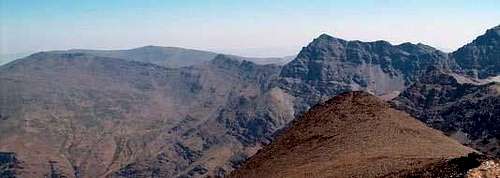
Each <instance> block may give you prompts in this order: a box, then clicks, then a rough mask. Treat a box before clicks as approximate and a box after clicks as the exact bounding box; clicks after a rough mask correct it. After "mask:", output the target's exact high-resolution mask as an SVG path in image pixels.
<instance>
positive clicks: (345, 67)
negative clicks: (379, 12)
mask: <svg viewBox="0 0 500 178" xmlns="http://www.w3.org/2000/svg"><path fill="white" fill-rule="evenodd" d="M429 66H439V67H442V68H453V69H454V68H457V66H456V64H455V63H454V62H453V61H452V60H450V59H449V58H448V55H447V54H446V53H443V52H441V51H439V50H436V49H434V48H432V47H429V46H426V45H423V44H411V43H403V44H400V45H391V44H390V43H388V42H386V41H376V42H361V41H346V40H343V39H338V38H334V37H331V36H328V35H325V34H323V35H321V36H319V37H318V38H316V39H314V41H313V42H311V43H310V44H309V45H308V46H307V47H304V48H303V49H302V51H301V52H300V53H299V55H298V56H297V58H296V59H294V60H293V61H291V62H290V63H288V64H287V65H285V66H284V67H283V70H282V71H281V73H280V79H279V82H277V83H276V85H277V86H279V87H281V88H283V89H284V90H286V91H287V92H288V93H290V94H291V95H293V96H295V97H297V98H299V100H301V101H300V102H298V103H299V104H298V106H297V109H298V111H305V110H307V108H308V107H309V106H312V105H314V104H316V103H318V102H320V101H324V100H326V99H328V98H330V97H332V96H335V95H336V94H338V93H341V92H345V91H352V90H366V91H369V92H371V93H374V94H376V95H391V94H392V93H397V92H399V91H401V90H403V89H404V88H405V87H406V86H408V85H410V84H411V83H412V82H414V81H415V77H416V76H418V74H420V73H422V72H423V71H424V70H425V69H426V68H427V67H429Z"/></svg>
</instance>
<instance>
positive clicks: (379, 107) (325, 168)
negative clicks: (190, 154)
mask: <svg viewBox="0 0 500 178" xmlns="http://www.w3.org/2000/svg"><path fill="white" fill-rule="evenodd" d="M472 151H473V150H472V149H470V148H467V147H465V146H462V145H461V144H459V143H458V142H456V141H455V140H453V139H450V138H448V137H446V136H444V135H442V133H441V132H439V131H437V130H434V129H431V128H429V127H427V126H425V125H424V124H423V123H421V122H419V121H418V120H416V119H414V118H412V117H410V116H408V115H407V114H406V113H403V112H400V111H397V110H395V109H392V108H390V107H389V105H388V104H386V103H385V102H383V101H382V100H380V99H378V98H377V97H375V96H373V95H370V94H368V93H365V92H349V93H343V94H340V95H338V96H336V97H334V98H332V99H330V100H328V101H326V102H325V103H322V104H319V105H316V106H314V107H313V108H312V109H310V110H309V111H308V112H306V113H305V114H304V115H303V116H302V117H299V118H297V119H296V121H294V122H293V124H292V125H291V126H290V128H288V129H286V130H284V131H283V133H282V134H281V135H279V136H278V137H277V138H276V140H275V141H274V142H273V143H271V144H270V145H268V146H266V147H265V148H263V149H262V150H260V151H259V152H258V153H257V154H256V155H254V156H253V157H251V158H250V159H249V160H248V161H247V162H245V164H244V165H243V167H241V168H240V169H238V170H236V171H235V172H233V173H231V177H382V176H389V175H392V176H396V177H398V176H402V175H408V174H410V173H413V172H416V171H417V170H425V169H426V168H428V167H429V166H431V165H433V164H437V163H440V162H447V161H448V160H450V159H453V158H459V157H462V156H466V155H467V154H469V153H471V152H472ZM475 166H476V167H477V166H479V165H475ZM456 171H457V170H455V171H450V172H449V173H445V174H444V175H448V174H449V175H452V174H454V173H457V172H456ZM465 172H466V170H465ZM460 174H462V175H463V174H465V173H464V170H461V171H460ZM436 175H437V174H436Z"/></svg>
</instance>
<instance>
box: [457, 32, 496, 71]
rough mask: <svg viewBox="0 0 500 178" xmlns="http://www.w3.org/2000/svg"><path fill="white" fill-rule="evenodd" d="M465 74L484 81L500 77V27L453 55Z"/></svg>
mask: <svg viewBox="0 0 500 178" xmlns="http://www.w3.org/2000/svg"><path fill="white" fill-rule="evenodd" d="M451 56H452V58H454V60H456V62H457V64H458V65H459V66H460V67H461V68H462V69H463V70H464V72H465V73H467V74H468V75H471V76H473V77H476V78H480V79H484V78H488V77H491V76H497V75H500V25H499V26H496V27H494V28H492V29H489V30H487V31H486V33H485V34H484V35H481V36H479V37H477V38H476V39H475V40H474V41H472V42H471V43H469V44H467V45H465V46H463V47H461V48H460V49H458V50H457V51H455V52H453V53H452V54H451Z"/></svg>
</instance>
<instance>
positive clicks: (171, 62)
mask: <svg viewBox="0 0 500 178" xmlns="http://www.w3.org/2000/svg"><path fill="white" fill-rule="evenodd" d="M47 52H48V53H57V54H71V53H83V54H90V55H95V56H100V57H111V58H119V59H126V60H131V61H140V62H147V63H153V64H157V65H160V66H165V67H174V68H176V67H187V66H192V65H201V64H203V63H206V62H209V61H210V60H212V59H213V58H214V57H215V56H217V55H219V53H216V52H210V51H203V50H194V49H186V48H179V47H162V46H144V47H139V48H133V49H127V50H87V49H71V50H60V51H47ZM224 55H226V54H224ZM227 56H233V58H235V59H239V60H247V61H252V62H255V63H257V64H263V65H265V64H284V63H286V62H287V61H288V60H289V58H287V57H283V58H254V57H241V56H236V55H227Z"/></svg>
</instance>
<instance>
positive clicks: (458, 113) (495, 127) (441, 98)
mask: <svg viewBox="0 0 500 178" xmlns="http://www.w3.org/2000/svg"><path fill="white" fill-rule="evenodd" d="M457 76H458V75H457V74H453V73H450V72H446V71H442V70H439V69H435V68H433V69H432V68H431V69H429V70H428V71H427V72H426V75H423V76H422V77H421V78H420V79H419V81H418V82H416V83H415V84H413V85H412V86H410V87H409V88H408V89H406V90H405V91H403V92H402V93H401V94H400V96H398V97H397V98H395V99H394V100H393V101H392V102H393V104H394V105H395V106H396V107H397V108H399V109H402V110H404V111H407V112H408V113H410V114H411V115H412V116H414V117H415V118H417V119H419V120H421V121H423V122H425V123H426V124H427V125H429V126H431V127H433V128H436V129H439V130H441V131H443V132H445V133H446V134H447V135H450V136H451V137H453V138H455V139H457V140H459V141H460V142H461V143H463V144H465V145H468V146H470V147H472V148H475V149H477V150H479V151H481V152H484V153H489V154H491V155H494V156H500V142H499V141H500V140H499V139H500V125H499V124H498V123H499V122H500V84H499V83H487V84H477V83H473V82H472V83H462V82H461V81H460V80H457ZM458 79H460V78H458Z"/></svg>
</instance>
